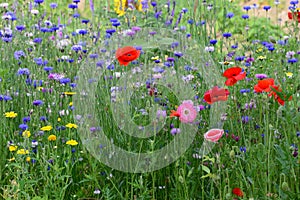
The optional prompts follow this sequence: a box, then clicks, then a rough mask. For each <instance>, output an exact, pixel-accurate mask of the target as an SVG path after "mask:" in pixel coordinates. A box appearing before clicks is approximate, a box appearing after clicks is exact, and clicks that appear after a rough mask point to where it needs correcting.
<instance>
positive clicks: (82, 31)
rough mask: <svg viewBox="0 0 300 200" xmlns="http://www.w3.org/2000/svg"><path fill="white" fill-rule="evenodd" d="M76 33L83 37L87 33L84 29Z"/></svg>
mask: <svg viewBox="0 0 300 200" xmlns="http://www.w3.org/2000/svg"><path fill="white" fill-rule="evenodd" d="M77 32H78V34H81V35H85V34H87V33H88V31H87V30H85V29H79V30H78V31H77Z"/></svg>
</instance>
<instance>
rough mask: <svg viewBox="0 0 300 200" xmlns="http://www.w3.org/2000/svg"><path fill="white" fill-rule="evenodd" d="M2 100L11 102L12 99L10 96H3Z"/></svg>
mask: <svg viewBox="0 0 300 200" xmlns="http://www.w3.org/2000/svg"><path fill="white" fill-rule="evenodd" d="M3 99H4V101H11V100H12V97H11V96H7V95H4V97H3Z"/></svg>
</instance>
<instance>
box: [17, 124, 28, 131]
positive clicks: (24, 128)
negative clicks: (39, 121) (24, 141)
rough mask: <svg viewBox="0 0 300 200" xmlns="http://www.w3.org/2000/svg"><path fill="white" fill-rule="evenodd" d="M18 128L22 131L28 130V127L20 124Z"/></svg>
mask: <svg viewBox="0 0 300 200" xmlns="http://www.w3.org/2000/svg"><path fill="white" fill-rule="evenodd" d="M19 128H20V129H22V130H23V131H25V130H27V129H28V125H27V124H20V125H19Z"/></svg>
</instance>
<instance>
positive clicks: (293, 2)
mask: <svg viewBox="0 0 300 200" xmlns="http://www.w3.org/2000/svg"><path fill="white" fill-rule="evenodd" d="M298 3H299V1H290V4H291V5H293V6H296V5H297V4H298Z"/></svg>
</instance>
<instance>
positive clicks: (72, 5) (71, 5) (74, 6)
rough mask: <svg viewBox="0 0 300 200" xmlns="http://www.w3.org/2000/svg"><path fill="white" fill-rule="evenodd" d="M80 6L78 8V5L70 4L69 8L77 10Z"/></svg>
mask: <svg viewBox="0 0 300 200" xmlns="http://www.w3.org/2000/svg"><path fill="white" fill-rule="evenodd" d="M77 7H78V6H77V4H69V5H68V8H70V9H73V10H74V9H76V8H77Z"/></svg>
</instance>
